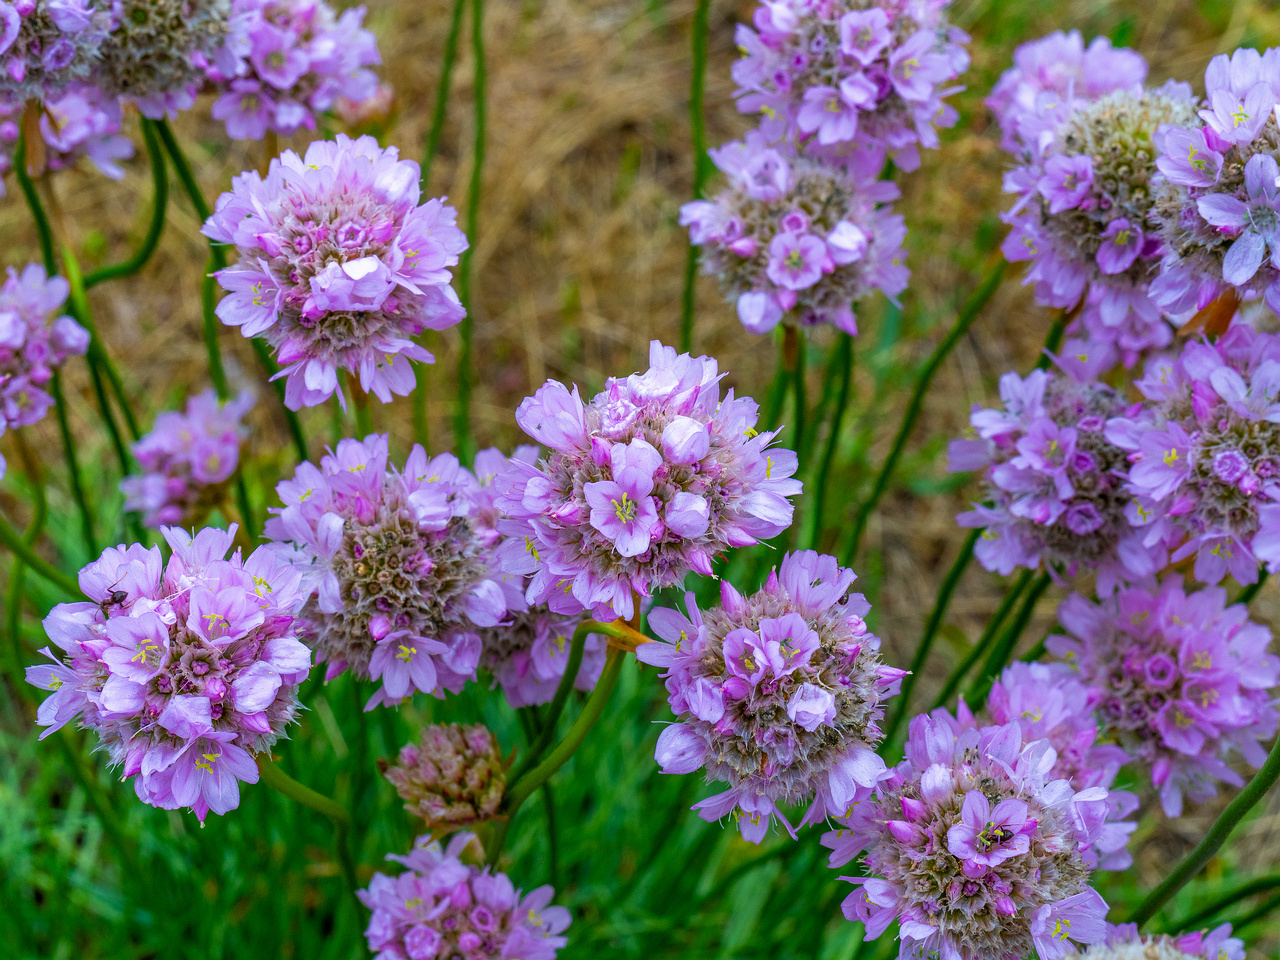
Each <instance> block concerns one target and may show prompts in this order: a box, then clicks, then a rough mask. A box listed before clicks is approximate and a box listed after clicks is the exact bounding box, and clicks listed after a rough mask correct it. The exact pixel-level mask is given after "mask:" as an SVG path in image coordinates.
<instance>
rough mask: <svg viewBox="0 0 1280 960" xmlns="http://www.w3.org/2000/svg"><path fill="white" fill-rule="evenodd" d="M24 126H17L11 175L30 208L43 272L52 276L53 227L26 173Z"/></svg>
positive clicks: (55, 269)
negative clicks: (17, 131) (42, 262)
mask: <svg viewBox="0 0 1280 960" xmlns="http://www.w3.org/2000/svg"><path fill="white" fill-rule="evenodd" d="M26 128H27V125H26V124H25V123H24V124H22V125H21V127H20V128H19V133H18V144H17V146H16V147H15V148H14V151H13V175H14V176H15V177H16V178H17V180H18V189H20V190H21V191H22V196H23V198H24V199H26V201H27V207H28V208H29V209H30V210H31V218H32V219H33V220H34V221H35V223H36V236H37V237H38V238H39V240H40V257H41V259H42V260H44V269H45V272H46V273H47V274H49V276H53V275H54V274H55V273H57V272H58V261H57V259H56V258H55V257H54V254H53V228H52V227H51V226H50V225H49V217H48V215H47V214H46V213H45V212H44V204H42V203H41V202H40V195H39V194H37V193H36V185H35V184H34V183H32V182H31V175H30V174H28V173H27V132H26Z"/></svg>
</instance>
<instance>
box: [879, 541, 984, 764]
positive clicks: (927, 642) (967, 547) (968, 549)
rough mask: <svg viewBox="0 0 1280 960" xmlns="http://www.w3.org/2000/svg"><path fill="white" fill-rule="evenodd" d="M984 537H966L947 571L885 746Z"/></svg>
mask: <svg viewBox="0 0 1280 960" xmlns="http://www.w3.org/2000/svg"><path fill="white" fill-rule="evenodd" d="M981 535H982V531H981V530H974V531H973V532H972V533H970V534H969V536H968V537H966V538H965V541H964V545H963V546H961V548H960V553H959V554H958V555H957V556H956V559H955V561H954V562H953V563H952V564H951V569H950V570H948V571H947V575H946V577H945V578H944V579H943V581H942V586H941V587H939V588H938V599H937V600H936V601H934V604H933V611H932V612H931V613H930V614H929V619H928V621H927V622H926V623H925V625H924V633H923V634H922V635H921V637H920V643H919V644H917V645H916V652H915V656H914V657H912V658H911V666H910V667H909V668H908V669H910V671H911V672H910V673H908V674H907V675H906V676H905V677H903V678H902V691H901V693H899V694H898V697H897V707H896V709H895V710H894V712H893V719H892V720H890V721H889V725H888V726H887V727H886V728H885V731H884V742H885V743H886V744H889V743H892V742H893V738H894V735H895V734H897V732H898V728H899V727H901V726H902V721H903V720H905V719H906V718H907V708H908V707H909V706H910V705H911V692H912V691H913V690H914V689H915V686H916V681H917V680H918V679H919V676H920V671H921V670H923V669H924V665H925V662H926V661H927V660H928V659H929V652H930V651H931V650H932V649H933V641H934V639H935V638H936V637H937V636H938V628H939V627H941V626H942V618H943V617H944V616H946V613H947V606H948V605H949V604H950V603H951V597H952V595H953V594H954V593H955V592H956V587H957V586H959V584H960V577H961V576H963V575H964V571H965V568H967V567H968V566H969V561H970V560H972V559H973V548H974V545H975V544H976V543H977V542H978V537H980V536H981Z"/></svg>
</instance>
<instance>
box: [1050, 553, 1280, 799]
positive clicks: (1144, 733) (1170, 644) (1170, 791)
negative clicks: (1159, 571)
mask: <svg viewBox="0 0 1280 960" xmlns="http://www.w3.org/2000/svg"><path fill="white" fill-rule="evenodd" d="M1226 599H1227V593H1226V590H1224V589H1223V588H1221V587H1205V588H1203V589H1200V590H1198V591H1194V592H1190V593H1189V592H1187V591H1186V590H1185V589H1184V588H1183V586H1182V579H1181V577H1179V576H1177V575H1171V576H1167V577H1166V578H1165V579H1164V580H1163V582H1162V583H1161V585H1160V587H1159V590H1158V591H1156V590H1147V589H1141V588H1136V587H1135V588H1129V589H1125V590H1121V591H1120V592H1119V593H1118V594H1117V595H1116V596H1115V597H1112V598H1109V599H1107V600H1103V601H1100V602H1092V601H1090V600H1087V599H1085V598H1084V597H1082V596H1080V595H1079V594H1072V595H1071V596H1069V597H1068V598H1067V599H1066V600H1064V601H1063V602H1062V605H1061V606H1060V607H1059V610H1058V622H1059V623H1060V624H1062V627H1063V629H1065V630H1066V632H1067V634H1068V636H1055V637H1050V638H1049V640H1048V646H1049V649H1050V650H1051V651H1052V652H1053V653H1055V654H1057V655H1058V656H1060V657H1062V658H1063V659H1065V660H1066V661H1067V663H1068V664H1069V665H1070V666H1071V667H1073V668H1074V669H1077V670H1079V675H1080V678H1081V679H1082V680H1083V681H1084V682H1085V683H1087V684H1089V685H1091V686H1093V687H1096V688H1097V689H1098V690H1100V691H1101V699H1100V700H1099V702H1098V719H1099V721H1100V723H1101V724H1102V728H1103V729H1102V734H1103V735H1104V736H1107V737H1112V738H1115V739H1116V740H1117V741H1118V742H1119V744H1120V746H1121V747H1122V748H1123V749H1124V750H1125V751H1126V752H1127V753H1129V754H1130V755H1131V756H1132V757H1133V758H1134V759H1135V760H1136V761H1138V762H1139V763H1141V764H1142V765H1143V766H1146V767H1149V768H1150V771H1151V780H1152V782H1153V783H1154V784H1155V786H1156V787H1157V788H1159V790H1160V799H1161V801H1162V803H1163V804H1164V809H1165V812H1166V813H1167V814H1168V815H1169V816H1171V817H1177V816H1181V813H1182V800H1183V794H1186V795H1187V796H1190V797H1191V799H1192V800H1194V801H1197V802H1198V801H1202V800H1205V799H1208V798H1209V797H1212V796H1213V795H1214V794H1215V793H1216V790H1215V788H1214V781H1215V780H1222V781H1225V782H1226V783H1230V784H1233V785H1235V786H1241V785H1242V784H1243V781H1242V780H1241V779H1240V777H1239V775H1238V774H1237V773H1236V772H1235V771H1234V770H1232V769H1231V767H1230V766H1228V765H1227V763H1226V762H1225V761H1226V758H1227V756H1228V754H1229V753H1230V752H1231V751H1232V750H1238V751H1240V753H1241V755H1242V756H1243V757H1244V759H1245V760H1246V761H1248V762H1249V763H1251V764H1252V765H1253V766H1255V767H1257V766H1260V765H1261V764H1262V762H1263V760H1264V759H1265V758H1266V750H1265V749H1264V748H1263V746H1262V744H1263V743H1265V742H1266V741H1268V740H1269V739H1270V738H1271V737H1273V736H1274V735H1275V733H1276V727H1277V722H1278V721H1280V713H1278V712H1277V710H1276V707H1275V705H1274V702H1273V700H1274V694H1273V693H1272V692H1270V691H1272V688H1274V687H1275V686H1276V684H1277V683H1278V682H1280V657H1276V656H1275V655H1273V654H1270V653H1268V652H1267V647H1268V645H1269V644H1270V642H1271V631H1270V630H1268V629H1267V628H1266V627H1264V626H1262V625H1261V624H1257V623H1254V622H1252V621H1250V620H1249V611H1248V608H1247V607H1245V606H1244V604H1235V605H1232V606H1227V602H1226Z"/></svg>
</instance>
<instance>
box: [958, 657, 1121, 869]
mask: <svg viewBox="0 0 1280 960" xmlns="http://www.w3.org/2000/svg"><path fill="white" fill-rule="evenodd" d="M1102 697H1103V691H1102V690H1101V689H1099V688H1097V687H1089V686H1086V685H1085V684H1083V683H1081V682H1080V678H1079V677H1078V676H1077V675H1076V674H1075V673H1074V672H1072V671H1070V670H1067V669H1064V668H1063V667H1062V666H1060V665H1052V666H1051V665H1048V664H1043V663H1023V662H1021V661H1016V662H1014V663H1012V664H1010V665H1009V666H1007V667H1005V669H1004V672H1003V673H1002V674H1001V675H1000V678H999V679H998V680H996V681H995V682H994V683H993V684H992V685H991V691H990V693H988V695H987V703H986V710H985V712H984V713H983V715H982V720H989V721H990V722H992V723H996V724H1002V725H1003V724H1006V723H1016V724H1017V725H1018V727H1019V728H1020V729H1021V730H1022V739H1023V742H1025V743H1031V742H1032V741H1034V740H1048V741H1049V745H1050V746H1052V747H1053V749H1054V752H1055V753H1056V754H1057V759H1056V761H1055V762H1054V765H1053V768H1052V769H1051V770H1050V771H1049V773H1048V778H1049V779H1050V780H1067V781H1069V782H1070V783H1071V786H1072V788H1074V789H1076V790H1085V789H1087V788H1089V787H1103V788H1104V789H1106V790H1107V791H1108V793H1107V805H1108V815H1107V822H1106V823H1104V824H1103V826H1102V828H1101V830H1099V832H1098V834H1097V837H1096V839H1095V840H1094V842H1093V850H1092V853H1093V855H1094V856H1096V857H1097V861H1098V862H1097V866H1098V868H1099V869H1102V870H1126V869H1128V868H1129V866H1130V865H1131V864H1132V863H1133V856H1132V855H1131V854H1130V853H1129V851H1128V849H1127V847H1128V843H1129V835H1130V834H1131V833H1133V831H1134V829H1135V828H1136V827H1137V824H1135V823H1131V822H1125V817H1127V816H1129V814H1131V813H1133V811H1135V810H1136V809H1137V808H1138V797H1137V795H1136V794H1133V793H1130V792H1129V791H1127V790H1113V789H1112V786H1111V785H1112V784H1113V783H1114V782H1115V779H1116V776H1117V774H1119V772H1120V768H1121V767H1122V766H1124V765H1125V764H1126V763H1128V762H1129V760H1130V757H1129V755H1128V754H1127V753H1125V752H1124V750H1122V749H1121V748H1120V747H1118V746H1116V744H1114V743H1102V742H1099V729H1098V721H1097V720H1096V718H1095V717H1094V708H1095V707H1096V706H1097V705H1098V701H1100V700H1101V699H1102ZM938 715H939V716H942V717H948V716H949V714H947V713H946V711H939V713H938ZM956 719H957V726H956V732H957V733H960V732H962V731H963V730H964V729H966V728H968V727H976V726H981V725H982V724H981V723H980V722H979V719H978V718H975V717H974V716H973V714H972V713H971V712H970V710H969V708H968V706H967V705H966V704H965V702H964V700H963V698H962V699H961V700H960V702H959V704H958V705H957V707H956Z"/></svg>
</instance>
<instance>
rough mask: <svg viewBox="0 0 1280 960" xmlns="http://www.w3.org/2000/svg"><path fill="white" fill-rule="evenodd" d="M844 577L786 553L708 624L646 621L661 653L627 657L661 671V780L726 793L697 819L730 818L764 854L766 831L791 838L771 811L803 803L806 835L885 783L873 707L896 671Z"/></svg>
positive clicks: (666, 614) (834, 568) (675, 617)
mask: <svg viewBox="0 0 1280 960" xmlns="http://www.w3.org/2000/svg"><path fill="white" fill-rule="evenodd" d="M854 579H855V576H854V573H853V571H852V570H846V569H844V568H842V567H840V566H839V564H838V563H837V562H836V560H835V558H834V557H827V556H820V555H819V554H817V553H815V552H814V551H812V550H809V551H805V552H803V553H793V554H788V555H787V556H785V557H784V558H783V560H782V565H781V567H780V568H779V569H778V570H775V571H774V572H773V573H771V574H770V575H769V579H768V581H767V582H766V583H765V585H764V587H763V588H762V589H761V590H759V591H758V592H757V593H755V594H753V595H752V596H750V597H743V596H742V595H741V594H739V593H738V592H737V591H736V590H734V588H733V587H731V586H730V585H729V584H727V583H725V584H724V585H723V586H722V590H721V598H722V602H721V605H720V606H718V607H715V608H713V609H711V610H707V611H705V612H703V611H700V610H699V609H698V608H697V605H696V604H695V602H694V599H693V594H688V595H686V598H685V601H686V604H687V605H688V608H689V616H688V617H686V616H684V615H682V614H680V613H679V612H678V611H676V610H671V609H663V608H660V609H655V610H653V611H652V612H651V613H650V615H649V622H650V623H651V624H652V625H653V628H654V630H655V631H656V632H657V633H658V635H659V636H660V637H662V640H659V641H654V642H653V643H646V644H643V645H642V646H641V647H640V648H639V649H638V650H637V651H636V656H637V657H638V658H639V659H640V660H641V661H642V662H644V663H649V664H653V665H654V666H658V667H663V668H665V670H666V672H665V673H664V674H662V676H663V677H664V678H665V679H666V685H667V691H668V694H669V698H668V699H669V700H670V703H671V709H672V711H674V712H675V713H676V714H677V715H678V716H679V718H680V719H679V722H677V723H674V724H672V725H670V726H668V727H665V728H663V731H662V734H661V735H660V736H659V737H658V745H657V752H656V759H657V761H658V763H659V765H660V766H661V767H662V772H663V773H692V772H694V771H695V770H697V769H698V768H699V767H702V768H704V769H705V771H706V778H707V780H708V781H712V780H719V781H723V782H725V783H727V784H728V785H729V789H728V790H727V791H725V792H724V793H721V794H717V795H715V796H713V797H709V798H708V799H706V800H703V801H702V802H701V803H699V804H697V805H696V806H695V808H694V809H697V810H699V811H700V813H701V816H702V817H703V819H705V820H715V819H718V818H720V817H723V816H725V815H726V814H728V815H731V816H732V817H733V818H734V819H735V820H736V821H737V822H738V827H739V829H740V830H741V831H742V836H743V837H744V838H745V839H747V840H749V841H751V842H752V843H759V842H760V840H761V839H762V838H763V837H764V836H765V834H766V832H767V831H768V829H769V826H770V825H771V823H772V821H773V818H774V817H777V819H778V820H779V821H780V822H781V823H782V824H783V826H784V827H785V828H786V829H787V830H788V831H789V832H791V834H792V835H793V836H794V834H795V831H794V830H793V829H792V827H791V824H790V823H788V822H787V820H786V817H785V815H784V814H783V812H782V810H781V809H779V806H778V805H779V804H784V803H788V804H790V803H808V804H809V809H808V811H807V812H806V813H805V816H804V819H803V820H802V821H801V824H802V825H803V824H807V823H818V822H820V821H821V820H823V819H824V818H825V817H827V816H828V815H836V814H839V813H841V812H843V811H845V810H848V809H849V808H850V807H851V806H853V805H854V804H855V803H856V802H857V801H859V800H861V799H863V798H865V797H866V796H868V795H869V793H870V791H871V788H872V787H874V786H875V784H876V782H877V781H878V780H879V779H880V778H881V777H882V776H884V774H885V768H884V763H883V761H881V760H880V758H879V757H877V756H876V753H875V749H874V747H875V744H876V743H877V742H878V741H879V740H880V737H881V733H880V727H879V723H880V720H881V718H882V716H883V713H884V711H883V709H882V706H881V704H882V702H883V700H884V699H885V698H887V697H888V696H890V695H892V694H894V693H896V692H897V687H898V683H899V681H900V680H901V678H902V677H903V676H904V673H903V671H901V670H895V669H893V668H891V667H887V666H885V665H884V664H882V663H881V662H880V658H879V649H880V640H879V639H878V638H877V637H876V636H874V635H873V634H871V633H869V632H867V626H866V623H865V621H864V620H863V616H864V615H865V614H866V612H867V610H868V609H869V605H868V604H867V602H866V600H865V599H864V598H863V597H862V595H861V594H850V593H849V587H850V586H851V585H852V583H853V581H854Z"/></svg>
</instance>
